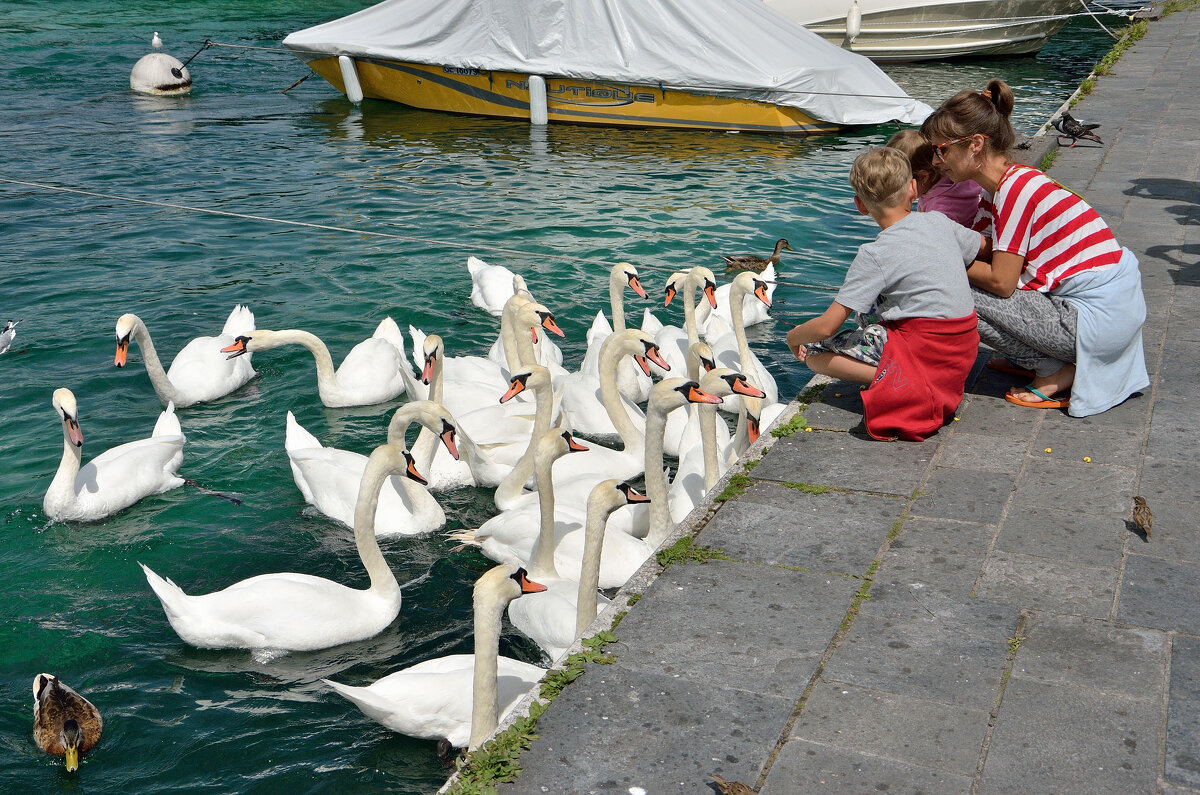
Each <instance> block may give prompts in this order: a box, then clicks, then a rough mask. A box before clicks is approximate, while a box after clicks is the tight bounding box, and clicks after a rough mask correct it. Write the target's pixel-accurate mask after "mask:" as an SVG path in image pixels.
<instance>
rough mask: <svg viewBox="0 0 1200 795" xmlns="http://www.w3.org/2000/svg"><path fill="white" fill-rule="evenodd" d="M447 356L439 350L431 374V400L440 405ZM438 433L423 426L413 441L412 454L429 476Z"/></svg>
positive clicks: (435, 454)
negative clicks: (443, 366) (443, 363)
mask: <svg viewBox="0 0 1200 795" xmlns="http://www.w3.org/2000/svg"><path fill="white" fill-rule="evenodd" d="M444 358H445V351H444V350H439V351H438V352H437V356H436V357H434V360H433V372H432V373H430V375H429V400H430V401H431V402H433V403H437V404H438V405H442V395H443V394H444V388H445V387H444V385H443V383H442V359H444ZM456 435H457V436H458V441H459V444H460V445H461V444H462V441H463V436H464V434H463V430H462V428H459V429H458V433H457V434H456ZM388 440H389V441H391V428H390V427H389V429H388ZM437 445H438V434H437V433H435V432H434V431H433V430H432V429H431V428H430V427H429V426H424V427H422V428H421V432H420V433H419V434H417V440H416V441H415V442H413V446H412V455H413V458H414V459H416V461H417V466H418V467H419V468H420V471H421V472H422V473H424V474H425V475H426V476H428V475H429V474H430V473H431V472H433V459H434V458H436V457H437Z"/></svg>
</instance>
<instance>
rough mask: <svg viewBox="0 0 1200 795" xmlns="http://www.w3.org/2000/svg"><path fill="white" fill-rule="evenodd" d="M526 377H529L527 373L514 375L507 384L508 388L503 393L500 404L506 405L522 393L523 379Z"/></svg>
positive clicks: (523, 388) (523, 387) (523, 389)
mask: <svg viewBox="0 0 1200 795" xmlns="http://www.w3.org/2000/svg"><path fill="white" fill-rule="evenodd" d="M528 377H529V374H528V373H522V374H520V375H514V376H513V379H512V381H510V382H509V384H510V386H509V387H508V391H507V392H505V393H504V395H503V396H502V397H501V398H500V402H501V403H507V402H508V401H510V400H512V399H513V398H515V397H516V396H517V395H519V394H521V393H522V392H524V391H525V379H526V378H528Z"/></svg>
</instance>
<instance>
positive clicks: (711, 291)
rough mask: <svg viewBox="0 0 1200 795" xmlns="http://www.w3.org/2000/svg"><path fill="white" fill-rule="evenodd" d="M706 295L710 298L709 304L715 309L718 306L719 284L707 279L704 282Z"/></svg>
mask: <svg viewBox="0 0 1200 795" xmlns="http://www.w3.org/2000/svg"><path fill="white" fill-rule="evenodd" d="M704 297H705V298H707V299H708V305H709V306H711V307H712V308H713V309H716V308H717V285H715V284H713V283H712V282H709V281H706V282H705V283H704Z"/></svg>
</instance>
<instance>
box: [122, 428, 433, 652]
mask: <svg viewBox="0 0 1200 795" xmlns="http://www.w3.org/2000/svg"><path fill="white" fill-rule="evenodd" d="M397 473H398V474H404V473H407V474H408V475H409V477H413V476H416V477H420V476H419V475H417V473H416V470H415V469H414V468H413V465H412V456H410V455H409V453H408V451H407V450H405V449H404V448H402V447H399V446H398V445H391V444H384V445H380V446H379V447H377V448H375V450H374V451H373V452H372V453H371V456H370V458H369V459H368V461H367V466H366V470H365V471H364V472H363V478H362V483H361V485H360V487H359V491H358V504H357V507H356V509H355V512H354V543H355V546H357V548H358V556H359V559H360V560H362V564H363V568H365V569H366V570H367V574H368V575H369V576H370V578H371V585H370V587H369V588H367V589H366V590H359V589H357V588H350V587H347V586H345V585H342V584H341V583H337V582H334V581H333V580H327V579H325V578H324V577H314V576H312V575H311V574H297V573H294V572H281V573H278V574H260V575H258V576H257V577H251V578H250V579H248V580H242V581H241V582H237V583H234V584H233V585H230V586H229V587H228V588H225V589H224V590H220V591H216V592H214V593H209V594H204V595H202V596H188V595H187V594H185V593H184V592H183V591H182V590H181V589H180V588H179V586H178V585H176V584H175V583H173V582H171V581H170V580H168V579H164V578H162V577H160V576H158V575H157V574H155V573H154V572H153V571H151V570H150V568H149V567H148V566H145V565H143V564H140V563H139V564H138V565H140V566H141V567H142V571H143V572H145V574H146V580H147V581H148V582H149V583H150V587H151V588H152V589H154V593H155V594H156V595H157V596H158V598H159V600H160V601H161V602H162V606H163V610H164V611H165V612H166V614H167V621H169V622H170V624H171V628H172V629H174V630H175V632H176V634H178V635H179V637H180V638H182V639H183V641H184V642H186V643H189V644H191V645H192V646H198V647H200V648H202V649H272V650H282V651H312V650H314V649H327V648H329V647H331V646H337V645H339V644H342V643H350V642H353V641H357V640H365V639H367V638H370V637H374V636H375V635H378V634H379V633H380V632H382V631H383V630H384V628H385V627H387V626H388V624H391V623H392V621H394V620H395V619H396V616H397V615H399V613H400V586H399V584H398V583H397V582H396V577H395V575H394V574H392V570H391V569H390V568H389V567H388V564H387V561H386V560H384V558H383V552H382V551H381V550H380V549H379V544H378V542H376V540H375V532H374V528H373V527H372V518H373V517H374V516H375V509H376V507H377V506H378V501H379V489H380V487H381V486H382V485H383V483H384V480H385V479H386V478H388V477H389V476H391V475H393V474H397Z"/></svg>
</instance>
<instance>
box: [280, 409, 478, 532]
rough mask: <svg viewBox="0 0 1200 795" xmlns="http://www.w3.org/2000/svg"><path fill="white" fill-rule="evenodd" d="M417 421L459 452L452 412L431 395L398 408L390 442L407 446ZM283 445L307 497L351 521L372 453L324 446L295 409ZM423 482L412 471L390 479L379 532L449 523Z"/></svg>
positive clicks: (380, 499)
mask: <svg viewBox="0 0 1200 795" xmlns="http://www.w3.org/2000/svg"><path fill="white" fill-rule="evenodd" d="M412 422H419V423H421V424H422V425H423V426H425V427H426V428H429V429H430V430H431V431H433V433H435V434H437V435H438V436H439V437H441V439H442V441H443V443H444V445H445V447H446V449H448V450H450V451H451V455H457V454H458V451H457V448H456V447H455V446H454V445H455V440H454V432H455V428H454V426H453V424H452V423H450V421H449V415H448V414H446V412H445V409H443V408H441V407H440V406H438V405H437V404H435V403H432V402H430V401H426V400H417V401H412V402H409V403H405V404H404V405H403V406H401V407H400V408H398V409H396V413H395V414H394V415H392V419H391V422H390V423H389V424H388V441H389V442H393V443H396V444H400V445H403V444H404V432H405V430H406V429H407V428H408V426H409V425H410V424H411V423H412ZM284 447H285V448H286V449H287V455H288V461H289V463H290V464H291V467H292V477H293V479H294V480H295V481H296V487H297V488H298V489H300V493H301V494H303V495H304V500H305V502H307V503H309V504H310V505H312V506H313V507H315V508H316V509H317V510H318V511H320V512H321V513H323V514H325V515H326V516H328V517H329V518H331V519H335V520H337V521H339V522H341V523H343V524H346V525H352V524H353V521H354V516H355V511H356V510H357V509H356V505H357V500H358V484H359V482H360V481H361V480H362V478H363V472H364V468H365V467H366V465H367V456H365V455H362V454H361V453H355V452H351V451H350V450H340V449H338V448H336V447H324V446H322V444H321V442H320V441H318V440H317V438H316V437H315V436H313V435H312V434H311V433H309V432H308V431H307V430H305V429H304V428H303V427H301V425H300V423H298V422H296V418H295V417H294V416H293V415H292V412H290V411H289V412H288V413H287V434H286V436H285V440H284ZM414 460H415V459H414ZM418 471H419V470H418ZM424 484H425V479H424V477H413V476H412V474H411V473H410V474H409V476H408V477H392V478H389V479H388V481H387V482H386V483H385V484H384V486H383V488H382V490H381V492H380V494H379V496H378V503H379V510H378V513H377V514H376V516H375V518H374V527H375V533H376V534H377V535H381V536H383V535H406V536H411V535H424V534H425V533H431V532H433V531H434V530H437V529H438V528H439V527H441V526H443V525H444V524H446V514H445V512H444V511H443V510H442V506H441V505H439V504H438V501H437V500H436V499H434V497H433V495H432V494H430V493H429V491H428V489H426V488H424Z"/></svg>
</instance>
